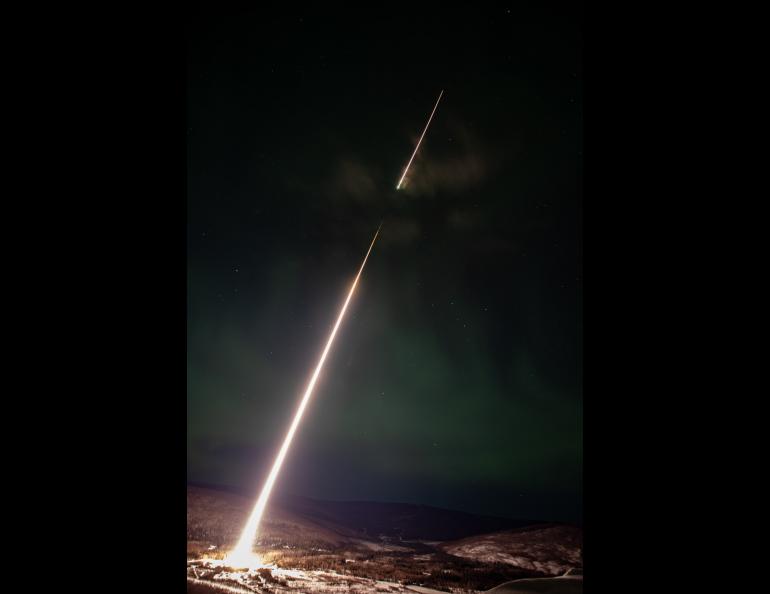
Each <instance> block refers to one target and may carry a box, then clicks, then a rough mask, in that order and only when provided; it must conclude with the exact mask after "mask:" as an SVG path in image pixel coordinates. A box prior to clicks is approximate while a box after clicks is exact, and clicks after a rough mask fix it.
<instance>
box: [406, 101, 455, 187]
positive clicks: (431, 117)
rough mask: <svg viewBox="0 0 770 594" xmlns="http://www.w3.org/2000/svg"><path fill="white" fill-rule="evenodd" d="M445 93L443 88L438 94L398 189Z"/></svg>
mask: <svg viewBox="0 0 770 594" xmlns="http://www.w3.org/2000/svg"><path fill="white" fill-rule="evenodd" d="M443 94H444V89H441V92H440V93H439V95H438V99H437V100H436V105H434V106H433V111H431V112H430V117H429V118H428V123H427V124H425V129H424V130H423V131H422V134H421V135H420V138H419V140H418V141H417V146H415V147H414V152H413V153H412V156H411V157H410V158H409V162H408V163H407V164H406V167H404V173H403V174H402V175H401V179H400V180H398V185H397V186H396V189H397V190H400V189H401V184H403V183H404V178H405V177H406V174H407V173H408V172H409V167H410V165H411V164H412V161H413V160H414V157H415V155H416V154H417V151H418V150H419V148H420V143H422V139H423V138H424V137H425V133H426V132H427V131H428V126H430V122H431V120H432V119H433V114H434V113H436V108H437V107H438V103H439V101H441V96H442V95H443Z"/></svg>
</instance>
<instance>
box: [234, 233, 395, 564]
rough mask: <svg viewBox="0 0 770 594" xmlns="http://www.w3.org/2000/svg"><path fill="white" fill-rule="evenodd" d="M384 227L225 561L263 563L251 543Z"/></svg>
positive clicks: (370, 247) (360, 270)
mask: <svg viewBox="0 0 770 594" xmlns="http://www.w3.org/2000/svg"><path fill="white" fill-rule="evenodd" d="M380 228H382V224H380ZM380 228H378V229H377V232H376V233H375V234H374V239H372V243H371V245H369V250H368V251H367V252H366V256H365V257H364V261H363V263H362V264H361V268H360V269H359V270H358V274H357V275H356V278H355V280H353V284H352V286H351V287H350V291H349V292H348V296H347V299H345V303H344V304H343V306H342V309H341V310H340V314H339V316H337V322H336V323H335V324H334V328H333V329H332V332H331V334H330V335H329V340H328V341H327V342H326V347H325V348H324V350H323V353H321V359H320V360H319V361H318V365H316V368H315V371H314V372H313V375H312V377H311V378H310V383H309V384H308V386H307V389H306V390H305V395H304V396H303V397H302V401H301V402H300V405H299V408H298V409H297V412H296V414H295V415H294V420H293V421H292V423H291V426H290V427H289V432H288V433H287V434H286V437H285V438H284V440H283V445H282V446H281V449H280V451H279V452H278V455H277V456H276V458H275V462H273V467H272V469H271V470H270V474H269V475H268V477H267V480H266V481H265V485H264V487H262V492H261V493H260V494H259V499H257V504H256V505H255V506H254V511H252V512H251V516H249V520H248V521H247V522H246V526H245V527H244V528H243V533H242V534H241V538H240V540H239V541H238V544H237V545H236V547H235V549H233V551H232V552H231V553H230V554H229V555H228V556H227V558H226V559H225V562H226V563H227V564H228V565H230V566H231V567H248V568H253V567H255V566H257V565H259V563H260V562H259V559H258V558H257V556H256V555H254V554H253V553H252V551H251V547H252V545H253V544H254V540H255V539H256V537H257V531H258V530H259V523H260V521H261V519H262V514H263V513H264V511H265V507H266V506H267V501H268V499H269V498H270V492H271V491H272V490H273V485H274V484H275V480H276V478H278V473H279V472H280V471H281V465H282V464H283V460H284V458H286V454H287V452H288V451H289V446H291V440H292V439H293V438H294V433H295V432H296V431H297V427H298V426H299V423H300V421H301V420H302V413H304V412H305V407H307V404H308V402H309V401H310V396H311V395H312V394H313V388H314V387H315V384H316V381H317V380H318V375H319V374H320V373H321V368H322V367H323V364H324V361H326V356H327V355H328V354H329V350H330V349H331V346H332V342H334V337H335V336H336V334H337V330H338V329H339V327H340V324H341V323H342V318H343V317H344V315H345V311H346V310H347V308H348V304H349V303H350V299H351V297H353V292H354V291H355V290H356V285H357V284H358V279H360V278H361V273H362V272H363V271H364V266H366V260H367V259H368V258H369V254H370V253H371V251H372V248H373V247H374V242H375V241H377V235H378V234H379V233H380Z"/></svg>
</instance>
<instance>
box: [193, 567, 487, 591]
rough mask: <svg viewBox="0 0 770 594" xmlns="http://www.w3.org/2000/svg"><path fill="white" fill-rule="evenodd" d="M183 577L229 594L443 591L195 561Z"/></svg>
mask: <svg viewBox="0 0 770 594" xmlns="http://www.w3.org/2000/svg"><path fill="white" fill-rule="evenodd" d="M187 580H188V582H189V583H190V584H194V585H195V586H198V587H199V588H201V592H205V591H207V590H209V591H211V592H212V594H213V593H214V592H230V593H232V594H250V593H258V594H263V593H264V594H267V593H271V594H281V593H284V592H305V593H313V594H316V593H317V594H326V593H329V594H331V593H341V592H349V593H354V594H375V593H380V594H386V593H390V594H398V593H402V592H403V593H410V592H411V593H420V594H439V593H442V592H444V591H442V590H434V589H431V588H425V587H422V586H414V585H405V584H400V583H397V582H385V581H382V580H373V579H367V578H362V577H356V576H352V575H344V574H340V573H336V572H333V571H318V570H315V571H302V570H296V569H281V568H279V567H275V566H265V567H260V568H258V569H252V570H249V571H232V570H231V569H230V568H225V567H222V566H221V564H220V563H216V562H214V563H212V562H210V561H205V560H199V561H191V562H190V563H188V566H187ZM454 592H456V593H461V592H462V593H475V592H476V591H475V590H454Z"/></svg>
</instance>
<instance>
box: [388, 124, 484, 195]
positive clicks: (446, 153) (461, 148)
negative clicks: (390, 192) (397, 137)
mask: <svg viewBox="0 0 770 594" xmlns="http://www.w3.org/2000/svg"><path fill="white" fill-rule="evenodd" d="M443 136H446V138H443ZM442 141H443V142H442ZM435 145H437V146H436V147H435V148H434V149H433V150H431V146H430V145H423V147H421V148H420V152H419V153H418V154H417V157H415V160H414V162H413V163H412V167H411V169H410V170H409V174H408V175H407V177H406V180H405V182H404V185H403V186H402V189H403V191H404V192H406V194H408V195H410V196H423V195H428V196H432V195H434V194H435V193H436V192H438V191H449V192H462V191H465V190H467V189H468V188H470V187H472V186H475V185H477V184H479V183H480V182H481V181H483V180H484V179H485V178H486V177H487V176H488V174H489V173H490V172H491V170H492V169H493V167H494V166H495V164H496V163H497V161H498V159H495V158H494V157H493V156H492V155H490V154H489V152H488V151H487V150H485V149H484V148H483V146H482V144H481V143H480V142H479V141H478V140H477V139H476V137H475V135H474V133H473V132H472V131H471V130H470V129H469V128H468V127H467V126H464V125H462V124H457V123H454V124H451V125H450V126H449V131H448V132H444V134H443V135H442V137H439V138H437V139H436V141H435V142H434V146H435Z"/></svg>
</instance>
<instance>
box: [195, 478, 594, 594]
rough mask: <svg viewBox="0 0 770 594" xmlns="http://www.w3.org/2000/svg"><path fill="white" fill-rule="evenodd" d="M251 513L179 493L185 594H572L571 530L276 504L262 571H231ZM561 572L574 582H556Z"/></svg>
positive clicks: (239, 505) (577, 550)
mask: <svg viewBox="0 0 770 594" xmlns="http://www.w3.org/2000/svg"><path fill="white" fill-rule="evenodd" d="M252 504H253V501H252V499H251V498H249V497H244V496H242V495H238V494H235V493H230V492H226V491H222V490H218V489H212V488H203V487H193V486H191V487H188V493H187V556H188V592H208V593H212V592H361V593H365V592H392V593H395V592H423V593H426V594H428V593H431V592H437V591H438V592H480V591H486V590H489V589H490V588H494V587H498V586H499V587H500V589H496V590H494V591H495V592H522V593H524V592H530V591H531V592H551V591H553V592H557V591H558V592H580V591H582V573H581V572H580V568H581V567H582V533H581V530H580V529H579V528H577V527H574V526H569V525H562V524H542V523H532V522H525V521H516V520H509V519H501V518H492V517H483V516H475V515H472V514H465V513H462V512H454V511H449V510H440V509H436V508H430V507H425V506H414V505H405V504H385V503H368V502H324V501H315V500H310V499H303V498H289V497H283V498H281V497H276V499H275V500H274V501H273V502H272V503H271V505H270V507H269V508H268V510H267V512H266V515H265V519H264V521H263V525H262V529H261V531H260V537H259V540H258V544H257V546H256V547H255V552H257V553H258V554H259V555H260V557H261V558H262V562H263V564H264V567H261V568H257V569H254V570H252V571H250V572H237V571H233V570H232V569H230V568H227V567H224V566H223V565H222V563H221V560H222V559H223V558H224V556H225V554H226V553H227V552H228V551H229V550H230V549H231V548H232V546H233V545H234V544H235V542H236V541H237V539H238V537H239V536H240V531H241V529H242V527H243V524H244V522H245V520H246V517H247V515H248V513H249V512H250V511H251V506H252ZM568 571H571V573H573V574H575V575H570V576H566V577H558V576H563V575H564V574H565V573H567V572H568ZM577 574H580V575H577ZM549 578H550V579H549ZM552 578H556V579H552ZM518 580H524V581H522V582H518Z"/></svg>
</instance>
